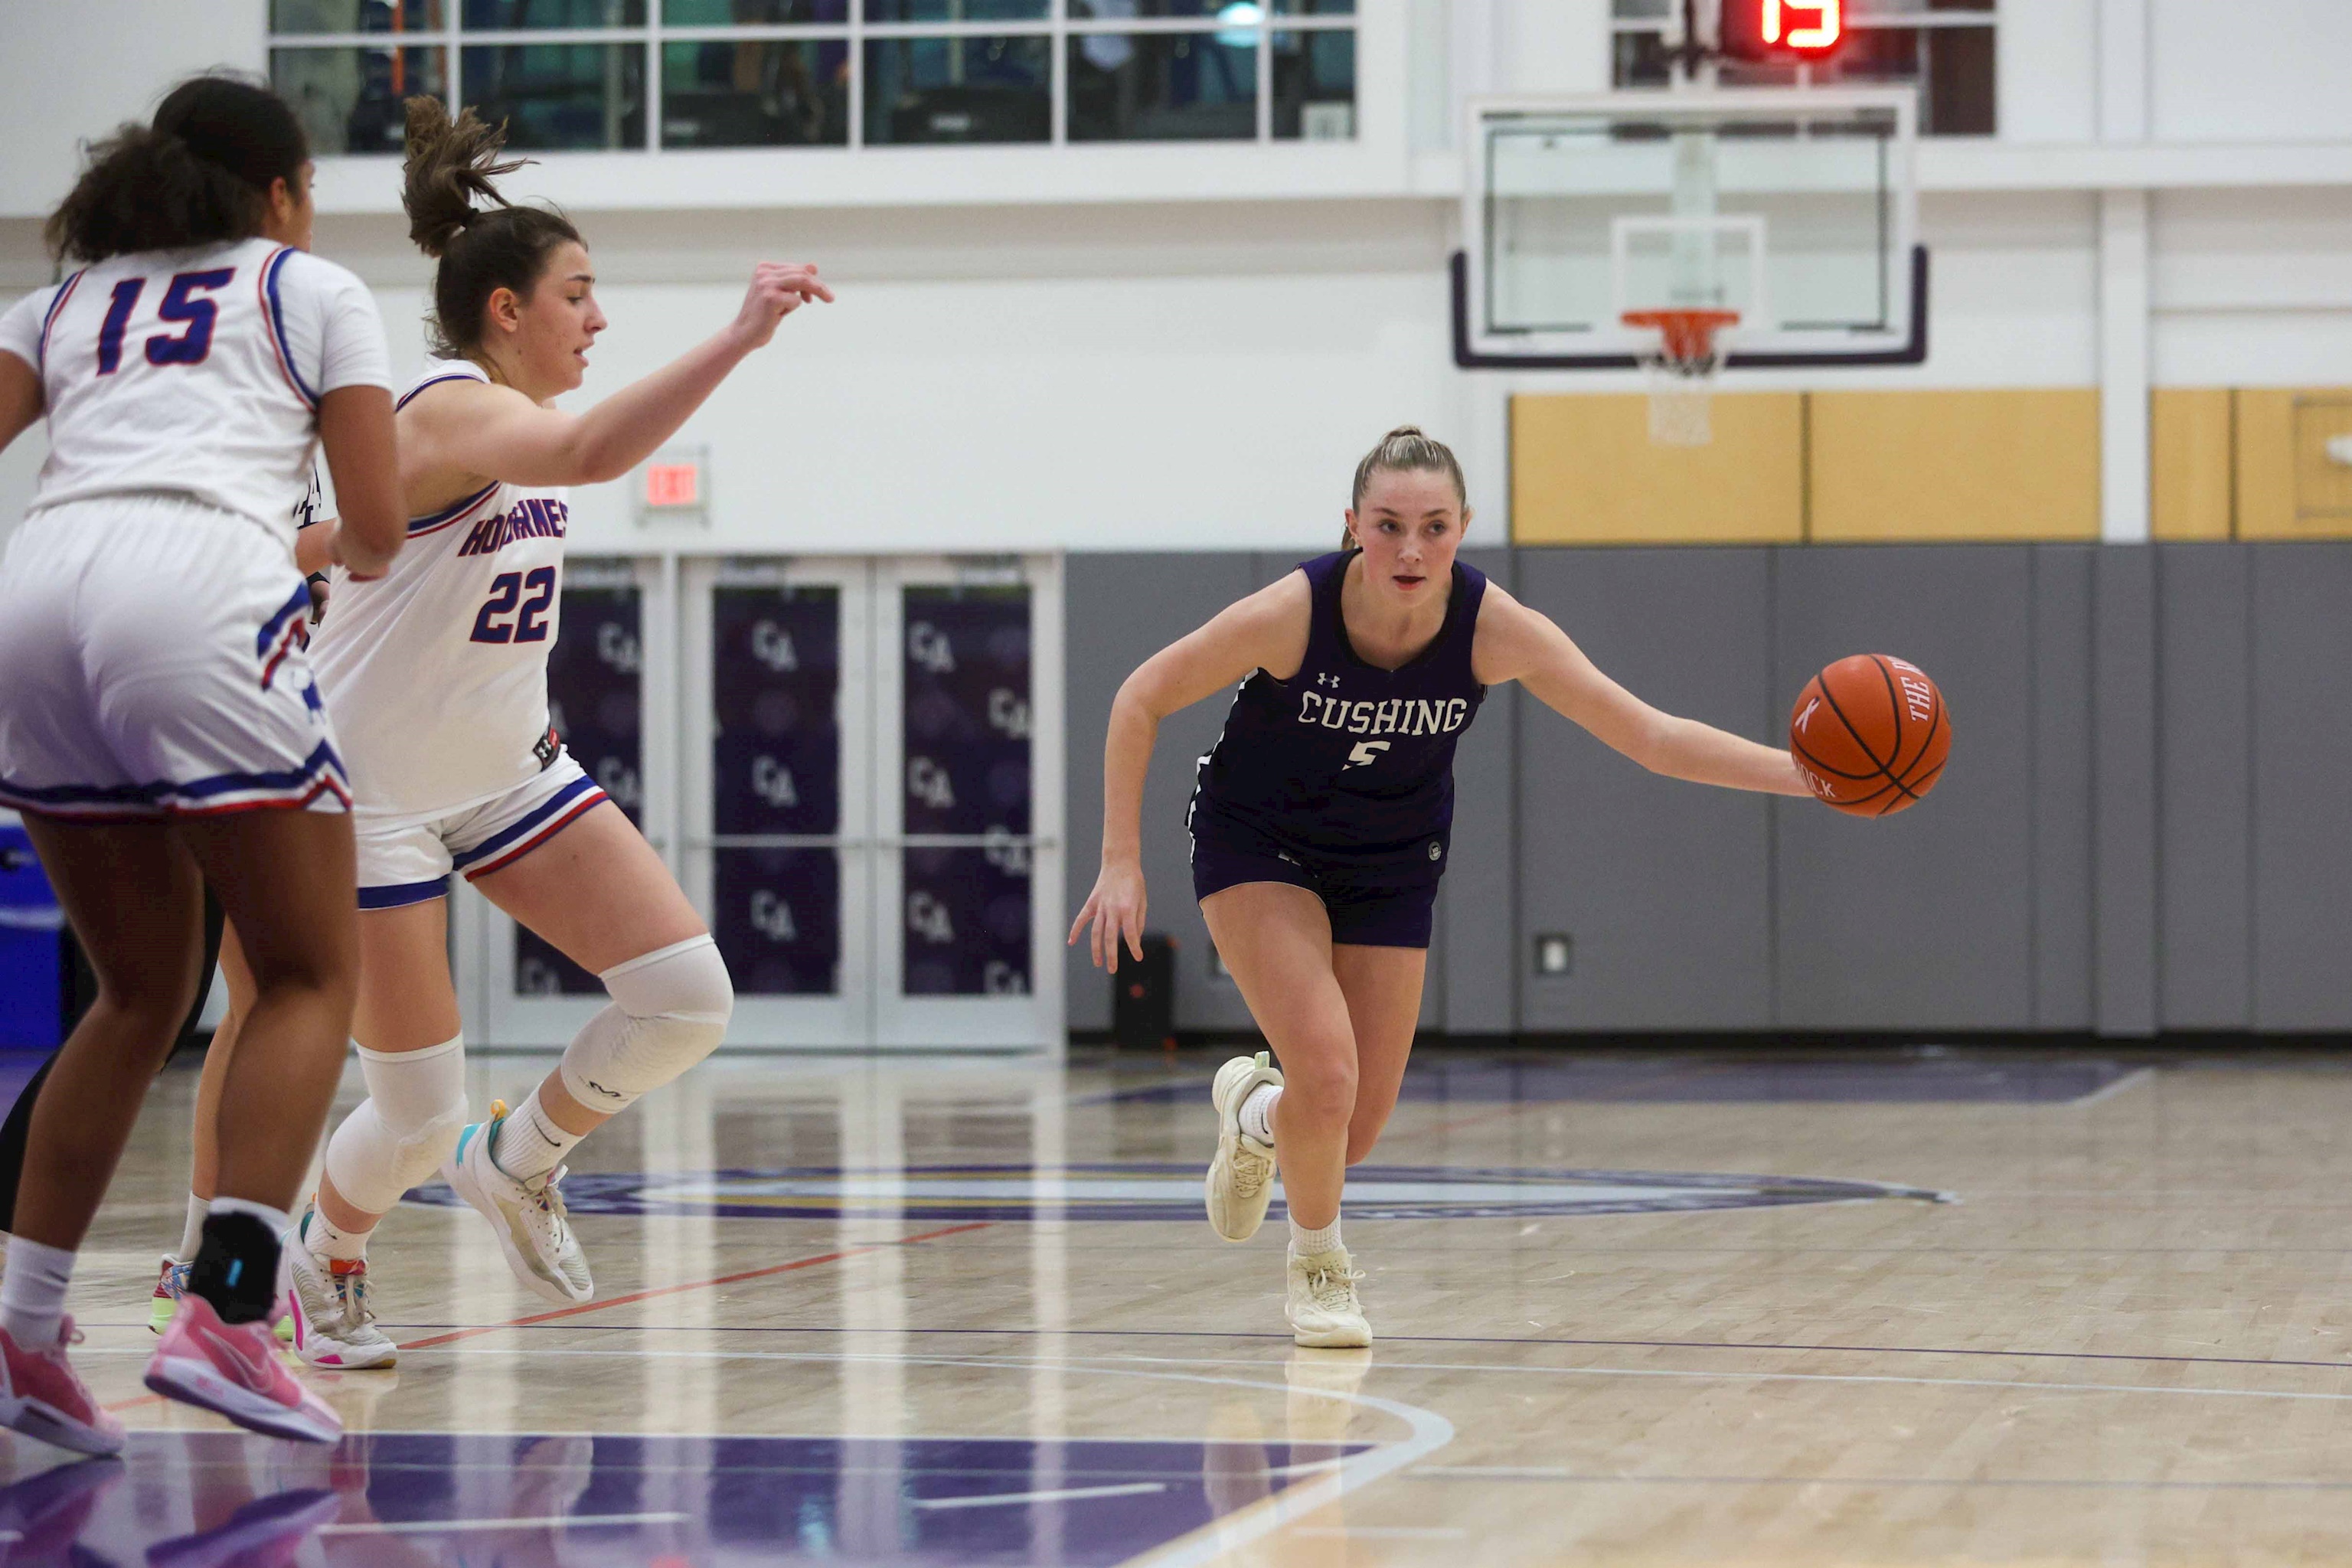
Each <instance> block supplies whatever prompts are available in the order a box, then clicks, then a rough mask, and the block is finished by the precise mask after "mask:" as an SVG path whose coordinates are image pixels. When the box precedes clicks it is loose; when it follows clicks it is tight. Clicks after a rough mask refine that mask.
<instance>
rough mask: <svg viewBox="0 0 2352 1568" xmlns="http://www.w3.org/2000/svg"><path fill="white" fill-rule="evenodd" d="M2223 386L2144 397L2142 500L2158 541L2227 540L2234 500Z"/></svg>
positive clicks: (2164, 390) (2227, 397)
mask: <svg viewBox="0 0 2352 1568" xmlns="http://www.w3.org/2000/svg"><path fill="white" fill-rule="evenodd" d="M2232 439H2233V438H2232V437H2231V392H2230V389H2229V388H2228V387H2226V386H2159V387H2158V388H2157V389H2156V390H2155V391H2154V392H2152V393H2150V394H2149V395H2148V432H2147V447H2148V455H2147V466H2148V500H2149V506H2150V511H2151V518H2150V523H2151V526H2152V528H2153V530H2154V532H2155V534H2156V537H2157V538H2158V539H2227V538H2229V537H2231V518H2232V510H2233V508H2234V507H2235V506H2236V504H2237V496H2236V494H2235V486H2234V482H2233V480H2232V479H2231V446H2232Z"/></svg>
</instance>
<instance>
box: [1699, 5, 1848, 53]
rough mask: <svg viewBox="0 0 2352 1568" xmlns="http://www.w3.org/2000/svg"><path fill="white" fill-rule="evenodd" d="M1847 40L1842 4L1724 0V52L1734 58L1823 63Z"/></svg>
mask: <svg viewBox="0 0 2352 1568" xmlns="http://www.w3.org/2000/svg"><path fill="white" fill-rule="evenodd" d="M1844 42H1845V4H1844V0H1724V4H1723V52H1724V54H1725V55H1727V56H1728V57H1729V58H1732V59H1736V60H1759V59H1776V58H1777V59H1790V58H1797V59H1820V58H1823V57H1825V56H1828V55H1832V54H1834V53H1836V52H1837V49H1838V46H1839V45H1841V44H1843V43H1844Z"/></svg>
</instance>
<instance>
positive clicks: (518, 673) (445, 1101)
mask: <svg viewBox="0 0 2352 1568" xmlns="http://www.w3.org/2000/svg"><path fill="white" fill-rule="evenodd" d="M502 142H503V135H502V132H500V131H499V129H497V128H494V127H488V126H485V125H483V124H482V123H481V122H480V121H478V120H477V119H475V118H474V116H473V113H472V111H471V110H467V112H466V113H465V115H464V116H463V117H462V118H460V119H459V120H458V121H456V122H455V123H452V122H451V121H450V119H449V116H448V112H447V110H445V109H444V108H443V107H442V105H441V104H440V103H438V102H437V101H436V100H431V99H425V98H418V99H412V100H410V101H409V104H408V146H407V163H406V191H405V202H406V205H407V210H408V216H409V233H410V236H411V237H413V238H414V239H415V241H416V242H417V244H418V245H419V246H420V247H422V248H423V249H424V250H425V253H426V254H427V255H429V256H432V257H434V258H436V259H437V261H438V267H437V269H436V274H435V279H434V288H433V299H434V313H433V321H432V326H433V328H434V330H435V331H436V336H437V339H438V342H437V344H436V347H437V349H438V351H439V353H440V356H441V357H440V359H439V361H438V362H437V363H435V364H434V365H433V366H432V367H431V368H429V369H428V370H427V371H426V372H425V374H424V375H422V376H421V377H419V378H418V379H417V380H416V381H415V383H414V384H412V385H411V386H410V387H409V388H408V390H407V392H406V394H405V395H404V396H402V397H401V398H400V400H399V415H398V421H399V431H400V468H401V482H402V486H403V489H404V492H405V496H406V502H407V506H406V510H407V512H408V515H409V520H410V521H409V523H408V545H407V549H406V551H405V552H404V554H403V555H402V557H401V559H400V561H399V563H397V564H396V565H395V566H394V569H393V570H392V572H391V573H390V574H387V575H383V576H381V577H373V576H370V575H368V574H359V573H353V574H349V575H348V577H347V578H346V579H344V580H339V581H338V582H337V583H336V584H335V586H334V600H333V603H334V609H333V612H332V613H331V615H329V616H327V618H326V620H325V622H324V623H323V624H322V626H320V636H319V637H318V639H317V644H316V653H315V656H314V657H316V658H317V659H318V662H319V667H320V679H321V680H322V682H323V683H324V685H325V687H326V690H327V702H328V706H329V709H330V710H331V713H332V714H333V716H334V720H335V723H336V725H337V727H338V729H339V730H340V731H341V732H342V734H343V735H344V737H345V742H346V746H347V748H348V755H349V757H350V760H351V763H352V785H353V789H354V792H355V794H356V796H357V816H358V824H357V836H358V840H359V868H360V870H359V903H360V908H361V911H362V912H361V916H360V948H361V983H360V1001H359V1008H358V1012H357V1016H356V1018H355V1020H354V1027H353V1031H352V1032H353V1035H354V1037H356V1038H357V1040H358V1042H359V1045H360V1047H361V1050H360V1059H361V1068H362V1074H363V1076H364V1077H365V1079H366V1081H367V1088H368V1099H367V1100H365V1101H363V1102H362V1104H361V1105H360V1106H359V1108H358V1109H357V1110H354V1111H353V1112H352V1114H351V1116H349V1117H348V1118H346V1119H345V1120H344V1121H343V1122H342V1123H341V1125H340V1126H339V1127H337V1128H336V1129H335V1131H334V1135H333V1136H332V1138H331V1140H330V1141H329V1142H328V1146H327V1156H326V1163H325V1173H324V1176H323V1178H322V1180H321V1181H320V1185H319V1192H318V1200H317V1205H316V1207H315V1209H314V1210H313V1212H312V1213H310V1215H306V1216H305V1218H304V1223H303V1226H302V1232H301V1235H302V1242H301V1244H300V1245H298V1246H296V1247H292V1248H290V1249H289V1252H290V1254H291V1258H292V1277H293V1284H294V1297H295V1302H294V1305H295V1321H296V1325H297V1334H298V1340H297V1344H298V1348H299V1349H300V1350H301V1352H302V1353H303V1354H304V1355H305V1357H307V1358H309V1359H310V1360H312V1361H314V1362H317V1363H321V1364H330V1365H337V1366H345V1367H365V1366H381V1365H384V1364H386V1363H389V1362H390V1361H391V1360H392V1358H393V1354H394V1347H393V1346H392V1344H391V1342H389V1341H388V1340H386V1339H385V1338H384V1336H383V1333H382V1332H381V1331H379V1330H377V1329H376V1328H375V1327H374V1326H373V1323H372V1322H371V1321H369V1313H368V1311H367V1309H366V1301H365V1292H364V1289H363V1282H364V1271H365V1262H364V1258H365V1250H366V1246H367V1241H368V1237H369V1236H370V1235H371V1234H372V1232H373V1229H374V1227H375V1225H376V1222H377V1221H378V1220H379V1219H381V1218H382V1217H383V1215H384V1214H385V1213H386V1212H388V1211H389V1210H390V1209H392V1207H393V1206H394V1205H395V1204H397V1203H398V1202H399V1201H400V1197H401V1194H404V1193H405V1192H406V1191H408V1190H409V1189H410V1188H411V1187H414V1186H415V1185H417V1184H420V1183H421V1182H423V1181H424V1180H425V1179H426V1178H427V1177H428V1176H430V1175H431V1174H432V1173H433V1172H434V1171H435V1169H436V1167H442V1166H445V1165H446V1175H447V1177H448V1179H449V1180H450V1182H451V1183H452V1184H454V1185H455V1186H456V1187H457V1191H458V1192H459V1193H460V1194H463V1195H464V1196H465V1197H466V1199H467V1201H468V1202H470V1203H471V1204H473V1205H474V1206H475V1207H476V1208H478V1209H479V1210H480V1211H481V1212H482V1214H483V1215H484V1216H485V1217H487V1218H488V1220H489V1221H490V1224H491V1226H492V1229H493V1232H494V1234H495V1236H496V1237H497V1239H498V1241H499V1247H500V1249H501V1250H502V1251H503V1253H504V1254H505V1257H506V1259H507V1262H508V1264H509V1267H510V1268H512V1269H513V1270H514V1272H515V1274H516V1275H517V1276H518V1277H519V1278H520V1279H521V1280H522V1282H523V1283H524V1284H525V1285H526V1286H528V1287H530V1289H534V1290H536V1291H538V1292H539V1293H541V1295H543V1296H546V1297H548V1298H550V1299H551V1300H557V1301H562V1302H575V1301H582V1300H587V1299H588V1298H589V1296H590V1295H591V1294H592V1293H593V1285H592V1283H591V1280H590V1277H589V1271H588V1264H587V1260H586V1258H584V1257H583V1255H582V1253H581V1251H580V1248H579V1246H578V1243H577V1242H576V1240H575V1239H574V1238H573V1236H572V1230H571V1227H570V1225H569V1222H568V1220H567V1218H566V1216H565V1214H564V1208H563V1201H562V1194H561V1193H560V1191H559V1188H558V1182H559V1181H560V1179H561V1177H562V1158H563V1156H564V1155H565V1154H566V1153H567V1152H569V1151H570V1150H571V1148H572V1145H573V1144H575V1143H577V1142H579V1140H580V1139H581V1138H582V1137H583V1136H584V1135H585V1134H586V1133H588V1132H589V1131H592V1130H593V1129H594V1128H595V1127H597V1126H599V1125H601V1124H602V1123H603V1122H604V1121H606V1120H608V1119H609V1118H610V1117H612V1116H613V1115H614V1114H615V1113H616V1112H618V1111H620V1110H625V1108H627V1107H628V1106H629V1105H631V1104H632V1103H634V1102H635V1100H637V1098H638V1097H639V1096H640V1095H643V1094H645V1093H646V1092H647V1091H648V1090H651V1089H657V1088H659V1087H660V1086H661V1085H663V1084H665V1083H667V1082H668V1081H670V1080H671V1079H675V1078H676V1077H677V1076H678V1075H679V1074H680V1073H682V1072H684V1071H686V1070H687V1069H688V1068H691V1067H692V1066H694V1065H695V1063H697V1062H698V1061H699V1060H701V1059H702V1058H703V1057H704V1056H706V1055H708V1054H709V1052H710V1050H711V1049H712V1048H713V1047H716V1046H717V1045H718V1043H719V1039H720V1037H722V1036H723V1035H724V1033H725V1031H726V1026H727V1020H728V1017H729V1015H730V1011H731V1009H732V1006H733V1000H734V994H733V990H732V988H731V986H730V983H729V980H728V975H727V966H726V964H725V963H723V962H721V960H720V959H719V952H718V949H717V948H716V947H715V946H714V945H713V943H712V942H711V939H710V935H709V931H707V930H706V929H705V927H704V925H703V923H702V920H701V918H700V917H699V916H698V915H697V914H696V913H695V911H694V909H693V906H692V905H690V904H689V903H688V901H687V900H686V897H685V895H684V894H683V893H682V892H680V891H679V889H678V887H677V883H676V882H675V881H674V880H673V879H671V877H670V875H669V872H668V870H667V868H666V867H665V866H664V865H663V863H662V859H661V858H660V856H658V855H656V853H655V852H654V851H653V849H652V848H651V847H648V846H647V845H646V841H645V839H644V838H643V837H639V835H638V833H637V830H636V829H635V826H632V825H631V823H630V822H629V819H628V818H627V817H626V816H625V815H623V813H622V812H621V811H620V810H619V809H617V808H616V807H615V806H614V805H613V804H612V803H611V802H609V801H608V800H607V799H606V798H605V796H604V792H603V791H602V790H600V789H599V788H597V786H596V784H595V783H594V781H593V780H591V779H590V778H588V777H587V776H586V775H585V774H584V773H583V772H582V770H581V768H580V767H579V765H578V764H577V763H574V762H572V759H571V757H570V756H569V755H567V754H566V753H565V752H564V751H563V748H562V743H561V742H560V740H559V739H558V737H557V736H556V735H555V734H554V733H553V732H552V731H551V726H550V723H549V711H548V700H547V656H548V650H549V649H550V648H551V647H552V646H553V645H554V641H555V637H556V636H557V620H556V612H557V605H558V604H559V602H560V600H559V595H560V593H561V590H562V575H561V574H562V561H563V543H564V535H565V533H566V532H567V531H568V527H569V522H570V514H569V510H568V506H567V502H566V490H565V487H566V486H570V485H576V484H594V483H599V482H602V481H604V480H607V479H618V478H620V477H621V476H622V475H623V474H625V473H626V472H628V471H629V469H631V468H635V466H636V465H637V464H638V463H641V462H643V461H644V460H645V459H646V458H648V457H649V456H651V455H652V454H653V452H654V451H655V449H656V447H659V446H660V445H661V443H662V442H663V441H665V440H667V438H668V437H670V436H671V435H672V434H674V433H675V432H676V431H677V427H678V426H680V425H682V424H684V423H685V422H686V419H687V417H688V416H689V415H691V414H692V413H693V412H694V411H695V409H696V408H697V407H698V406H699V405H701V403H702V401H703V400H704V399H705V398H707V397H708V396H709V395H710V394H711V393H712V392H713V391H714V390H715V389H716V388H717V387H718V385H719V383H720V382H721V381H722V380H724V379H725V378H726V377H727V375H728V374H729V373H730V372H731V371H733V370H734V368H735V367H736V366H737V365H738V364H740V363H742V361H743V360H744V358H745V357H746V356H748V355H750V354H751V353H754V352H756V351H757V350H759V349H761V348H762V347H764V346H765V345H766V344H767V342H769V340H770V339H771V338H772V336H773V335H774V333H775V331H776V326H777V323H778V322H780V321H782V320H783V318H784V317H785V316H787V315H789V314H790V313H791V312H792V311H793V310H797V309H798V308H799V307H800V306H802V305H803V304H804V303H806V302H807V301H809V300H829V299H831V298H832V295H831V294H830V293H829V292H828V291H827V289H825V287H824V283H823V282H821V281H820V280H819V279H818V278H817V276H816V270H815V268H811V267H785V266H779V265H775V264H773V263H762V264H761V266H760V267H759V268H757V269H756V270H755V271H754V273H753V276H752V279H751V289H750V291H749V292H748V293H747V294H746V295H745V297H744V300H743V303H742V306H741V308H740V311H739V312H738V313H737V315H736V317H735V319H734V320H733V321H731V322H730V323H729V324H728V325H727V326H726V327H725V328H723V329H722V330H721V331H719V333H718V334H717V335H716V336H714V337H712V338H710V339H709V341H707V342H703V343H701V344H699V345H698V346H697V347H695V348H693V349H690V350H688V352H687V353H684V354H682V355H681V356H679V357H678V358H677V359H676V360H674V361H672V362H671V363H669V364H668V365H667V366H665V367H664V368H662V369H660V370H657V371H656V372H654V373H653V374H650V375H648V376H646V377H644V378H643V379H641V380H639V381H636V382H635V383H633V384H629V385H627V386H625V387H622V388H621V389H620V390H619V391H617V392H614V394H612V395H610V396H608V397H606V398H605V399H604V401H603V402H601V403H599V404H597V405H595V406H593V407H592V408H590V409H588V410H587V411H586V412H584V413H581V414H577V415H574V414H569V413H564V412H562V411H559V410H558V409H557V408H556V407H555V406H554V403H555V400H556V399H557V398H559V397H561V396H562V395H564V394H566V393H569V392H572V391H574V390H575V389H577V388H578V387H579V385H580V384H581V381H582V379H583V376H584V375H585V374H586V371H587V367H588V352H589V350H590V348H591V347H592V346H593V344H594V342H595V341H596V337H597V334H598V333H600V332H601V331H604V325H605V321H604V312H603V311H602V310H600V309H598V307H597V303H596V294H595V275H594V270H593V264H592V263H591V261H590V258H589V254H588V247H587V245H586V244H585V242H584V241H583V239H582V238H581V236H580V233H579V231H578V230H577V229H575V228H574V227H573V226H572V224H571V223H570V222H568V221H567V220H566V219H564V218H563V217H562V216H561V215H559V214H557V213H555V212H552V211H550V210H547V209H545V208H541V207H536V206H524V205H509V203H508V202H507V201H506V200H505V199H504V198H503V197H501V196H500V195H499V193H498V189H497V182H498V180H499V177H500V176H502V175H504V174H508V173H509V172H511V171H512V170H513V169H515V168H517V167H519V166H520V165H519V164H518V163H505V162H500V161H499V150H500V147H501V144H502ZM452 871H462V872H464V873H465V875H466V876H467V878H468V879H471V880H472V881H473V882H474V883H475V885H476V886H477V887H478V888H479V889H481V890H482V892H483V893H484V894H485V895H486V896H487V897H488V899H489V900H491V901H492V902H493V903H495V904H497V905H498V906H499V908H500V909H502V910H505V911H506V912H507V913H509V915H511V916H513V917H514V919H515V920H516V921H519V922H520V923H521V924H522V925H523V926H524V927H526V928H527V929H529V930H530V931H535V932H537V933H538V934H539V935H540V936H541V937H543V938H545V939H546V940H547V941H548V942H551V943H552V944H553V945H554V946H555V947H556V948H557V949H558V950H559V951H561V952H563V953H564V954H566V955H567V956H568V957H570V958H571V959H572V961H573V962H575V963H579V964H580V965H582V966H583V968H585V969H588V970H589V971H591V972H593V973H596V974H598V975H599V976H601V977H602V978H603V979H604V983H605V986H606V988H607V990H608V992H609V993H610V994H611V997H612V1004H611V1005H609V1006H607V1007H606V1008H604V1010H603V1011H602V1012H601V1013H599V1014H597V1015H596V1016H595V1017H594V1018H593V1019H592V1020H591V1021H590V1022H589V1023H588V1025H587V1026H585V1027H584V1028H583V1030H582V1031H581V1032H580V1034H579V1036H578V1037H576V1038H575V1039H573V1040H572V1044H571V1046H570V1047H569V1048H568V1049H567V1050H566V1051H565V1052H564V1055H563V1059H562V1063H561V1065H560V1066H559V1067H558V1068H557V1069H556V1070H555V1071H553V1072H551V1073H550V1074H548V1075H547V1078H546V1079H545V1080H544V1081H543V1082H541V1084H540V1085H539V1087H538V1089H537V1090H536V1091H535V1092H534V1093H533V1094H532V1095H531V1097H530V1100H528V1101H527V1102H526V1103H525V1104H523V1105H522V1106H521V1107H520V1108H519V1109H518V1110H517V1113H516V1114H515V1115H514V1116H512V1117H510V1118H509V1117H508V1116H506V1115H504V1114H503V1111H502V1110H498V1111H494V1112H493V1114H492V1115H491V1117H490V1118H489V1119H488V1121H485V1122H482V1123H479V1124H476V1125H470V1126H469V1125H467V1106H466V1099H465V1091H464V1085H465V1079H464V1049H463V1040H462V1037H461V1036H460V1034H459V1028H458V1012H457V994H456V991H455V988H454V987H453V985H452V984H451V981H450V975H449V964H448V947H447V919H446V907H447V906H446V889H447V885H448V876H449V873H450V872H452Z"/></svg>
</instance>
